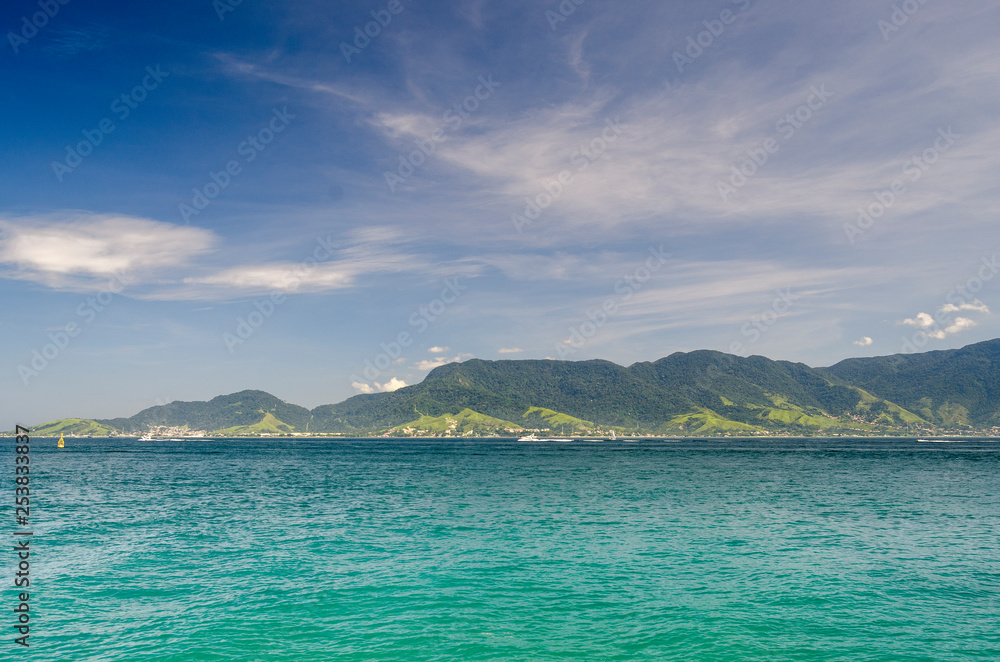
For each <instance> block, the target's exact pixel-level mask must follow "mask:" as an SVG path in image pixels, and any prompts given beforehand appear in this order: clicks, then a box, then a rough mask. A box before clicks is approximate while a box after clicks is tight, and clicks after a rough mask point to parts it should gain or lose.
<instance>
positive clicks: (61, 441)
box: [56, 432, 66, 448]
mask: <svg viewBox="0 0 1000 662" xmlns="http://www.w3.org/2000/svg"><path fill="white" fill-rule="evenodd" d="M56 447H58V448H66V440H65V439H63V436H62V433H61V432H60V433H59V441H58V442H57V443H56Z"/></svg>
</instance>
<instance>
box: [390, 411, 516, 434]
mask: <svg viewBox="0 0 1000 662" xmlns="http://www.w3.org/2000/svg"><path fill="white" fill-rule="evenodd" d="M519 429H520V426H518V425H517V424H516V423H511V422H510V421H504V420H501V419H499V418H493V417H492V416H486V415H485V414H480V413H479V412H475V411H472V410H471V409H463V410H462V411H461V412H459V413H457V414H444V415H443V416H421V417H420V418H418V419H417V420H415V421H411V422H409V423H405V424H403V425H400V426H398V427H396V428H393V429H392V430H390V432H391V433H394V434H402V435H413V434H424V435H430V434H435V435H448V436H489V435H497V434H510V432H511V431H514V430H519Z"/></svg>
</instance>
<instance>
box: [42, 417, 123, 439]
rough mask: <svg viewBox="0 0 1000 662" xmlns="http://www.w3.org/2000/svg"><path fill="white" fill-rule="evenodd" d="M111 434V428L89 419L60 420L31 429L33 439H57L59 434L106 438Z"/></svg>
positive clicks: (112, 430)
mask: <svg viewBox="0 0 1000 662" xmlns="http://www.w3.org/2000/svg"><path fill="white" fill-rule="evenodd" d="M113 432H114V429H113V428H111V427H108V426H107V425H102V424H101V423H98V422H97V421H94V420H91V419H89V418H61V419H59V420H58V421H49V422H48V423H42V424H41V425H36V426H35V427H33V428H31V435H32V436H34V437H58V436H59V435H60V434H69V435H74V436H85V435H91V436H94V437H106V436H108V435H109V434H112V433H113Z"/></svg>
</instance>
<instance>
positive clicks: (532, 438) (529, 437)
mask: <svg viewBox="0 0 1000 662" xmlns="http://www.w3.org/2000/svg"><path fill="white" fill-rule="evenodd" d="M518 441H561V442H563V443H566V442H569V441H573V440H572V439H556V438H553V437H536V436H535V434H534V433H531V434H526V435H524V436H523V437H520V438H518Z"/></svg>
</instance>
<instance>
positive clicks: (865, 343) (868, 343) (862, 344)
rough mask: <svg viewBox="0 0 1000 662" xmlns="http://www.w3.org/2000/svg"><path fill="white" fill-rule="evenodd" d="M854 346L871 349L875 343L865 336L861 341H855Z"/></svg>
mask: <svg viewBox="0 0 1000 662" xmlns="http://www.w3.org/2000/svg"><path fill="white" fill-rule="evenodd" d="M854 344H855V345H857V346H858V347H871V346H872V345H874V344H875V341H874V340H872V339H871V338H869V337H868V336H865V337H864V338H862V339H861V340H855V341H854Z"/></svg>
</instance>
